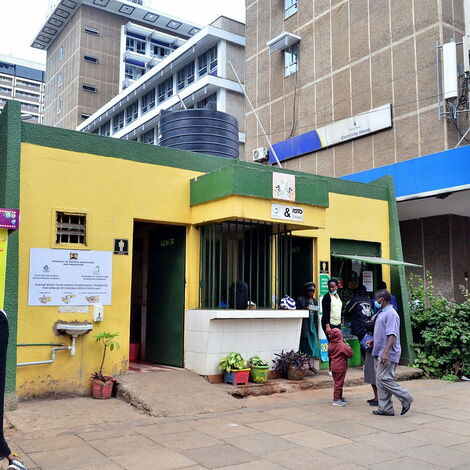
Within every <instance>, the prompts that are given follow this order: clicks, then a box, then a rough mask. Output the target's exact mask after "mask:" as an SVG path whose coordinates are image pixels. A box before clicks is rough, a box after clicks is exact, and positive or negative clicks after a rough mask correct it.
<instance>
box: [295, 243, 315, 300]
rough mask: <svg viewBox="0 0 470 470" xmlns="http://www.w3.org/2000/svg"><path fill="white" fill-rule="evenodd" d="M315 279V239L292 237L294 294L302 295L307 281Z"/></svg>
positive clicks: (296, 295)
mask: <svg viewBox="0 0 470 470" xmlns="http://www.w3.org/2000/svg"><path fill="white" fill-rule="evenodd" d="M309 281H313V239H312V238H306V237H292V294H291V295H293V296H294V298H295V299H296V298H297V297H298V296H300V295H302V294H303V293H304V292H303V286H304V284H305V283H306V282H309Z"/></svg>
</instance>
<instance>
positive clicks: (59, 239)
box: [56, 212, 86, 245]
mask: <svg viewBox="0 0 470 470" xmlns="http://www.w3.org/2000/svg"><path fill="white" fill-rule="evenodd" d="M56 243H57V244H63V243H78V244H80V245H86V214H77V213H74V212H56Z"/></svg>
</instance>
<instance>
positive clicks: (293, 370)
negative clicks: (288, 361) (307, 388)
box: [287, 365, 308, 380]
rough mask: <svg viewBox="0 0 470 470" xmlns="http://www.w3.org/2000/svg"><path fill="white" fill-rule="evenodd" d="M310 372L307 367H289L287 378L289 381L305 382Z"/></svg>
mask: <svg viewBox="0 0 470 470" xmlns="http://www.w3.org/2000/svg"><path fill="white" fill-rule="evenodd" d="M307 371H308V365H307V367H295V366H289V367H288V368H287V378H288V379H289V380H303V379H304V377H305V375H306V374H307Z"/></svg>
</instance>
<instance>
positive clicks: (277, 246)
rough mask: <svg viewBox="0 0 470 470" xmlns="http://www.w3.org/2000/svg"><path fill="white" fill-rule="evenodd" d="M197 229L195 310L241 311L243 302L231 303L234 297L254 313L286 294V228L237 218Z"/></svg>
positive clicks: (288, 244) (289, 260) (272, 305)
mask: <svg viewBox="0 0 470 470" xmlns="http://www.w3.org/2000/svg"><path fill="white" fill-rule="evenodd" d="M200 231H201V247H200V249H201V263H200V293H199V294H200V295H199V306H200V308H211V309H212V308H244V301H243V306H240V305H236V301H235V300H234V299H235V298H236V297H237V293H238V294H239V297H240V298H244V295H245V296H246V299H247V300H248V302H250V303H253V304H254V305H255V306H256V308H257V309H271V308H275V307H276V306H277V305H278V304H279V299H280V298H281V297H282V296H284V295H292V236H291V232H290V231H289V230H288V229H287V227H286V226H284V225H279V224H270V223H266V222H252V221H245V220H241V221H240V220H237V221H230V222H222V223H218V224H209V225H204V226H201V227H200ZM244 291H245V292H246V294H244ZM245 308H246V307H245Z"/></svg>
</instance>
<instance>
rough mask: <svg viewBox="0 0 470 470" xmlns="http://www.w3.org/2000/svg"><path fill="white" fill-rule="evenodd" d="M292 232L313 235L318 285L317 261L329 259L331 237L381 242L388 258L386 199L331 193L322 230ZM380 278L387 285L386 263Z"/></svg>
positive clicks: (384, 254)
mask: <svg viewBox="0 0 470 470" xmlns="http://www.w3.org/2000/svg"><path fill="white" fill-rule="evenodd" d="M295 235H298V236H302V237H313V238H316V243H315V253H314V267H315V268H314V269H315V278H316V284H317V285H318V281H319V279H318V276H319V272H318V271H319V265H318V263H319V261H329V260H330V256H331V254H330V253H331V249H330V239H331V238H338V239H346V240H361V241H367V242H376V243H380V244H381V248H382V257H383V258H389V257H390V229H389V219H388V202H387V201H380V200H378V199H368V198H365V197H358V196H345V195H343V194H335V193H330V206H329V207H328V209H327V210H326V228H325V229H324V230H302V231H298V232H295ZM330 268H331V263H330ZM382 277H383V280H384V281H385V282H386V283H387V284H388V285H390V267H389V266H388V265H383V266H382Z"/></svg>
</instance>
